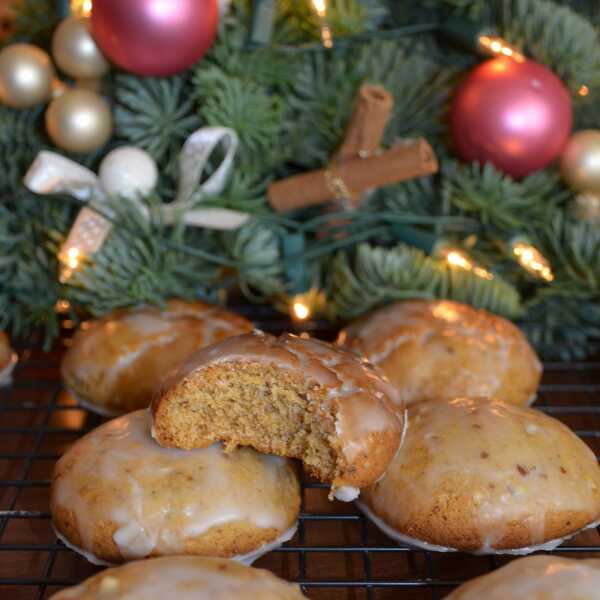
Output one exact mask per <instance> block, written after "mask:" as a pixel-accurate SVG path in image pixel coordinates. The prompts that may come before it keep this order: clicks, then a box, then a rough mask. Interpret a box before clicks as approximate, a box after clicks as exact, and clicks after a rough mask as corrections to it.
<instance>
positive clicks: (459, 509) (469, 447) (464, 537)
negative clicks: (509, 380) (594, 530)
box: [362, 398, 600, 554]
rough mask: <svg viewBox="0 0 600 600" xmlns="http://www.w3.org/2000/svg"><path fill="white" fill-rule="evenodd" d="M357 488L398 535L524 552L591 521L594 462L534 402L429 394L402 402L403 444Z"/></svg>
mask: <svg viewBox="0 0 600 600" xmlns="http://www.w3.org/2000/svg"><path fill="white" fill-rule="evenodd" d="M362 497H363V500H364V505H363V508H364V509H365V511H366V512H367V514H368V515H369V516H371V517H372V519H373V520H374V521H375V523H376V524H377V525H378V526H379V527H380V528H381V529H382V530H383V531H385V532H386V533H387V534H388V535H390V537H392V538H394V539H397V540H399V541H401V542H403V543H408V544H411V545H416V546H422V547H425V548H428V549H431V550H439V551H447V550H462V551H467V552H475V553H498V552H509V553H511V552H512V553H520V554H526V553H528V552H533V551H534V550H537V549H551V548H553V547H556V546H557V545H559V544H560V543H561V542H562V541H563V539H564V538H567V537H569V536H571V535H573V534H575V533H577V532H578V531H579V530H581V529H583V528H586V527H589V526H591V525H592V524H594V523H596V522H597V521H599V520H600V469H599V468H598V463H597V461H596V457H595V456H594V454H593V452H592V451H591V450H590V449H589V448H588V446H587V445H586V444H584V443H583V442H582V441H581V440H580V439H579V438H578V437H577V436H576V435H575V434H574V433H573V432H572V431H571V430H570V429H569V428H568V427H566V426H565V425H563V424H562V423H561V422H560V421H557V420H556V419H553V418H552V417H549V416H547V415H545V414H544V413H542V412H539V411H537V410H533V409H531V408H525V407H519V406H514V405H511V404H504V403H502V402H499V401H498V400H493V399H465V398H458V399H455V400H452V401H449V402H431V401H430V402H425V403H420V404H417V405H415V406H414V407H412V408H411V409H409V426H408V431H407V435H406V439H405V442H404V446H403V448H402V451H401V452H399V453H398V455H397V456H396V458H395V459H394V461H393V462H392V464H391V466H390V468H389V469H388V471H387V473H386V474H385V476H384V477H383V478H382V479H381V480H380V481H378V482H377V483H375V484H374V485H372V486H371V487H369V488H367V489H366V490H364V491H363V495H362Z"/></svg>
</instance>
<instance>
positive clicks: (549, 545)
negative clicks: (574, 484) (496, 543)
mask: <svg viewBox="0 0 600 600" xmlns="http://www.w3.org/2000/svg"><path fill="white" fill-rule="evenodd" d="M355 502H356V505H357V506H358V507H359V508H360V510H361V511H362V512H363V513H364V514H365V515H366V516H367V518H368V519H369V520H370V521H372V522H373V524H374V525H375V526H376V527H377V528H378V529H380V530H381V531H383V533H385V535H387V536H388V537H389V538H391V539H392V540H394V541H395V542H398V543H399V544H405V545H407V546H411V547H413V548H419V549H421V550H427V551H429V552H461V550H458V549H457V548H449V547H447V546H437V545H436V544H430V543H429V542H425V541H424V540H418V539H416V538H412V537H410V536H408V535H404V534H402V533H400V532H399V531H397V530H396V529H394V528H393V527H390V526H389V525H388V524H387V523H386V522H385V521H384V520H383V519H380V518H379V517H378V516H377V515H376V514H375V513H374V512H373V511H372V510H371V509H370V508H369V507H368V506H367V505H366V504H365V503H364V502H361V501H360V500H356V501H355ZM598 525H600V519H599V520H598V521H595V522H594V523H590V524H589V525H586V526H585V527H583V528H582V529H580V530H578V531H574V532H573V533H572V534H570V535H568V536H565V537H561V538H556V539H554V540H550V541H548V542H545V543H543V544H537V545H535V546H524V547H521V548H512V549H507V550H495V549H493V548H491V547H489V546H488V547H485V546H483V547H481V548H480V549H479V550H475V551H473V552H469V554H476V555H490V554H498V555H512V556H524V555H526V554H532V553H533V552H549V551H551V550H554V549H556V548H558V547H559V546H560V545H561V544H564V543H565V542H566V541H567V540H570V539H571V538H572V537H574V536H576V535H578V534H580V533H581V532H582V531H586V530H588V529H593V528H594V527H598Z"/></svg>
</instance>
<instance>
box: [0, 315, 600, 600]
mask: <svg viewBox="0 0 600 600" xmlns="http://www.w3.org/2000/svg"><path fill="white" fill-rule="evenodd" d="M238 312H242V313H244V314H245V316H247V317H248V318H250V319H252V320H253V321H254V323H255V324H256V325H257V326H258V327H261V328H262V329H264V330H267V331H272V332H274V333H277V332H279V331H283V330H286V329H291V330H296V331H298V328H297V327H294V326H293V325H292V324H291V323H290V322H289V321H288V320H287V319H286V318H284V317H282V316H280V315H274V314H273V313H272V312H271V311H270V309H267V308H263V307H257V306H252V307H251V306H246V307H238ZM67 325H68V323H67ZM303 329H304V330H306V331H310V332H311V334H314V335H316V336H317V337H321V338H324V339H331V338H332V337H333V336H334V332H333V331H332V330H330V329H327V328H326V327H325V326H324V324H323V323H318V322H311V323H307V324H306V325H304V326H303ZM65 343H68V339H66V341H65ZM18 350H19V354H20V362H19V364H18V366H17V368H16V370H15V377H14V384H13V386H12V387H10V388H4V389H2V390H1V391H0V598H2V599H4V598H6V599H9V598H10V600H39V599H42V598H49V597H50V596H51V595H52V594H53V593H54V592H56V591H57V590H59V589H60V588H62V587H64V586H67V585H73V584H75V583H79V582H80V581H82V580H83V579H85V578H86V577H88V576H89V575H91V574H93V573H95V572H96V571H97V570H98V568H97V567H94V566H93V565H90V564H89V563H88V562H87V561H86V560H85V559H83V558H82V557H80V556H78V555H77V554H75V553H73V552H71V551H70V550H68V549H67V548H65V546H64V545H62V543H60V542H59V541H58V540H57V539H56V537H55V536H54V534H53V533H52V529H51V525H50V514H49V512H48V492H49V480H50V477H51V473H52V468H53V466H54V463H55V461H56V460H57V459H58V457H59V456H60V455H61V454H62V453H63V452H64V451H65V450H66V448H67V447H68V446H69V445H70V444H71V443H72V442H74V441H75V440H76V439H77V438H78V437H80V436H81V435H82V434H83V433H85V432H87V431H89V430H90V429H93V428H94V427H96V426H97V425H99V424H100V423H101V422H103V420H102V419H101V418H100V417H98V416H96V415H94V414H92V413H90V412H88V411H86V410H84V409H82V408H81V407H79V406H78V405H77V402H76V401H75V400H74V399H73V398H72V397H70V396H69V395H68V394H67V393H66V392H65V391H64V390H63V389H62V387H61V383H60V378H59V372H58V367H59V364H60V358H61V355H62V351H61V349H60V348H59V349H56V350H54V351H53V352H51V353H49V354H44V353H42V352H41V351H40V350H39V349H36V347H35V346H32V347H22V348H19V349H18ZM599 393H600V362H581V363H579V362H578V363H550V364H546V365H545V374H544V380H543V385H542V388H541V393H540V395H539V398H538V402H537V407H538V408H541V409H542V410H544V411H545V412H547V413H549V414H551V415H553V416H555V417H557V418H559V419H561V420H562V421H564V422H565V423H566V424H567V425H569V426H570V427H571V428H572V429H574V430H575V431H576V432H577V433H578V434H579V435H580V436H581V437H582V438H583V439H584V440H585V441H586V442H587V443H588V444H589V445H590V446H591V447H592V449H593V450H594V451H595V452H596V454H598V452H599V449H600V403H598V401H597V399H598V397H599V396H598V395H599ZM326 487H327V486H323V485H321V484H318V483H314V482H309V481H305V482H304V483H303V506H302V513H301V516H300V526H299V530H298V533H297V534H296V536H295V537H294V538H293V539H292V540H291V541H290V542H288V543H287V544H286V545H285V546H284V547H282V548H280V549H278V550H276V551H274V552H271V553H270V554H268V555H266V556H264V557H263V558H261V559H260V560H258V561H257V562H256V563H255V566H259V567H263V568H266V569H269V570H271V571H273V572H274V573H276V574H277V575H279V576H281V577H283V578H285V579H288V580H290V581H297V582H299V583H300V584H301V585H302V587H303V590H304V592H305V593H306V595H307V596H308V597H309V598H313V599H315V600H316V599H327V600H391V599H394V600H396V599H398V600H409V599H413V600H414V599H419V600H420V599H427V600H429V599H433V600H435V599H438V598H439V599H441V598H444V597H445V596H446V595H447V594H448V593H449V592H450V591H451V590H452V589H453V588H454V587H455V586H457V585H458V584H460V583H461V582H463V581H465V580H467V579H470V578H472V577H476V576H477V575H481V574H483V573H486V572H488V571H490V570H492V569H494V568H496V567H498V566H501V565H502V564H504V563H505V562H507V561H508V560H510V558H508V557H485V556H471V555H467V554H459V553H456V554H438V553H431V552H425V551H422V550H413V549H410V548H408V547H405V546H400V545H397V544H396V543H394V542H393V541H391V540H390V539H388V538H387V537H386V536H385V535H383V534H382V533H381V532H379V530H377V529H376V528H375V527H374V526H373V525H372V524H371V523H370V522H369V521H367V520H366V519H365V518H364V517H363V516H362V515H361V514H360V513H359V511H358V510H357V509H356V508H355V506H354V505H353V504H345V503H340V502H329V501H328V500H327V489H326ZM557 552H558V553H560V554H565V555H568V556H577V557H581V558H583V557H590V556H596V557H600V536H599V535H598V532H597V531H596V530H588V531H586V532H584V533H582V534H580V535H579V536H577V537H576V538H573V539H572V540H571V541H570V542H568V543H567V544H566V545H565V546H562V547H561V548H559V549H558V550H557Z"/></svg>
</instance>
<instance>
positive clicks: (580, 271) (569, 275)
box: [539, 213, 600, 297]
mask: <svg viewBox="0 0 600 600" xmlns="http://www.w3.org/2000/svg"><path fill="white" fill-rule="evenodd" d="M539 239H540V244H541V248H542V251H543V253H544V254H545V256H546V257H547V258H548V259H549V261H550V263H551V264H552V268H553V270H554V272H555V283H554V284H553V289H554V290H556V291H557V292H556V293H560V294H561V295H569V294H572V295H575V296H577V297H579V296H580V295H581V294H598V295H600V229H599V228H598V226H597V225H593V224H589V223H585V222H581V221H572V220H570V219H569V218H566V217H565V216H564V215H563V214H561V213H557V214H556V215H555V217H554V219H553V221H552V223H551V224H550V225H549V226H548V227H546V228H544V229H542V231H541V232H540V236H539ZM558 290H560V291H558Z"/></svg>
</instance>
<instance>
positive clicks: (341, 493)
mask: <svg viewBox="0 0 600 600" xmlns="http://www.w3.org/2000/svg"><path fill="white" fill-rule="evenodd" d="M359 495H360V490H359V489H358V488H357V487H352V486H351V485H343V486H341V487H339V488H337V489H336V490H335V491H334V492H333V496H334V498H335V499H336V500H339V501H340V502H352V500H356V499H357V498H358V496H359Z"/></svg>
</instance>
